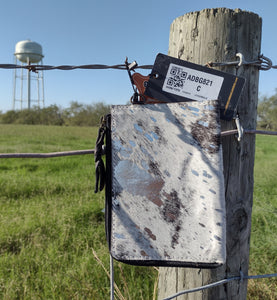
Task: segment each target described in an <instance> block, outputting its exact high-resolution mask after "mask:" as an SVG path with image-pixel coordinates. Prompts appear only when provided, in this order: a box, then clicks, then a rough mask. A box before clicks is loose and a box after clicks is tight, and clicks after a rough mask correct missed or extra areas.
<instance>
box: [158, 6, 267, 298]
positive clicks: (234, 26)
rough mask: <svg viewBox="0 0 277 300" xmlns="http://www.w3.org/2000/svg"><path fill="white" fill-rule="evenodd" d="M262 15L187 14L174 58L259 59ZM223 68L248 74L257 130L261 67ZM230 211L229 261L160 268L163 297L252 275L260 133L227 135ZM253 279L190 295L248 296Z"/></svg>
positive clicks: (243, 102) (247, 122)
mask: <svg viewBox="0 0 277 300" xmlns="http://www.w3.org/2000/svg"><path fill="white" fill-rule="evenodd" d="M261 23H262V22H261V18H260V17H259V16H258V15H256V14H254V13H251V12H246V11H241V10H239V9H236V10H230V9H226V8H219V9H205V10H202V11H200V12H193V13H188V14H185V15H184V16H181V17H179V18H177V19H175V20H174V21H173V23H172V25H171V30H170V41H169V52H168V54H169V55H170V56H174V57H178V58H180V59H184V60H188V61H190V62H194V63H197V64H201V65H205V64H206V63H207V62H211V61H212V62H225V61H235V60H237V59H238V58H236V53H238V52H240V53H241V54H243V56H244V59H245V60H246V61H253V60H257V58H258V55H259V54H260V44H261ZM220 70H222V71H225V72H229V73H233V74H237V75H239V76H242V77H244V78H246V83H245V87H244V90H243V94H242V96H241V98H240V102H239V106H238V113H239V116H240V120H241V124H242V126H243V127H244V128H246V129H255V128H256V110H257V102H258V79H259V70H258V68H257V67H255V66H241V67H239V68H236V67H234V66H232V67H231V66H228V67H221V68H220ZM221 126H222V131H224V130H228V129H234V128H235V125H234V122H232V121H231V122H226V121H222V124H221ZM222 145H223V159H224V179H225V196H226V212H227V262H226V264H225V265H224V266H222V267H220V268H217V269H214V270H204V269H190V268H185V269H184V268H160V275H159V297H158V299H163V298H165V297H169V296H171V295H172V294H174V293H176V292H178V291H182V290H185V289H190V288H194V287H198V286H202V285H205V284H208V283H211V282H214V281H217V280H220V279H223V278H228V277H233V276H240V272H241V271H242V272H243V274H244V275H246V274H248V263H249V241H250V231H251V210H252V201H253V197H252V195H253V167H254V154H255V153H254V152H255V136H254V135H244V136H243V139H242V141H240V142H238V141H237V139H236V138H235V137H234V136H229V137H222ZM246 293H247V280H243V281H240V280H236V281H232V282H230V283H228V284H225V285H222V286H218V287H214V288H212V289H208V290H205V291H203V292H197V293H192V294H187V295H183V296H180V297H178V300H184V299H194V300H195V299H213V300H214V299H215V300H218V299H225V300H226V299H236V300H238V299H246Z"/></svg>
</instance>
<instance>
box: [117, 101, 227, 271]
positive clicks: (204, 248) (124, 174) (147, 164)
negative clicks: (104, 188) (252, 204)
mask: <svg viewBox="0 0 277 300" xmlns="http://www.w3.org/2000/svg"><path fill="white" fill-rule="evenodd" d="M111 114H112V126H111V127H112V134H111V136H112V178H113V180H112V182H113V183H112V192H113V193H112V194H113V196H112V202H113V209H112V213H111V253H112V255H113V257H114V258H116V259H118V260H124V261H136V262H137V261H141V262H142V264H143V262H147V261H149V262H154V263H153V264H156V265H159V264H161V265H163V262H165V261H166V262H167V263H170V262H174V264H175V265H176V262H177V263H178V262H179V263H180V265H184V266H185V265H186V264H189V265H193V264H194V263H195V264H196V265H197V264H202V265H205V264H221V263H224V261H225V256H226V254H225V243H226V242H225V231H226V230H225V199H224V182H223V172H222V169H223V163H222V151H221V145H220V138H219V137H220V123H219V111H218V108H217V101H207V102H189V103H170V104H148V105H132V106H112V111H111Z"/></svg>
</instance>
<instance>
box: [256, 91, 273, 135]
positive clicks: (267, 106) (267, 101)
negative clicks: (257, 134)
mask: <svg viewBox="0 0 277 300" xmlns="http://www.w3.org/2000/svg"><path fill="white" fill-rule="evenodd" d="M258 126H259V127H261V128H265V129H267V130H277V89H276V90H275V94H274V95H273V96H271V97H265V96H264V97H263V98H262V99H261V100H260V102H259V105H258Z"/></svg>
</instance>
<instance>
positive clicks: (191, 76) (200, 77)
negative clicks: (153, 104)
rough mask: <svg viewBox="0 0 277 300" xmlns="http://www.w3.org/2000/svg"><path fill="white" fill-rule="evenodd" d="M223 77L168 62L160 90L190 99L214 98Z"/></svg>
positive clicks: (216, 95) (216, 97)
mask: <svg viewBox="0 0 277 300" xmlns="http://www.w3.org/2000/svg"><path fill="white" fill-rule="evenodd" d="M223 80H224V78H223V77H221V76H217V75H213V74H209V73H205V72H202V71H198V70H194V69H190V68H187V67H183V66H180V65H176V64H172V63H171V64H170V65H169V68H168V71H167V75H166V78H165V81H164V84H163V88H162V90H163V91H165V92H168V93H171V94H175V95H178V96H181V97H185V98H189V99H191V100H197V101H203V100H216V99H218V95H219V92H220V89H221V86H222V83H223Z"/></svg>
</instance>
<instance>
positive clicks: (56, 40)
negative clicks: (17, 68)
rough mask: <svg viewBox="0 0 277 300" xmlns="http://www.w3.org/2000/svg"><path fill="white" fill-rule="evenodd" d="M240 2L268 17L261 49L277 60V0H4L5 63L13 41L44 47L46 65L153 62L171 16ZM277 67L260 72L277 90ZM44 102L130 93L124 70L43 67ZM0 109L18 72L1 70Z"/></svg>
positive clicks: (117, 100)
mask: <svg viewBox="0 0 277 300" xmlns="http://www.w3.org/2000/svg"><path fill="white" fill-rule="evenodd" d="M217 7H227V8H232V9H234V8H241V9H244V10H247V11H252V12H255V13H257V14H258V15H259V16H260V17H262V19H263V34H262V53H263V54H264V55H265V56H267V57H270V58H271V59H272V60H273V63H274V64H277V34H276V29H277V18H276V11H277V1H276V0H267V1H253V0H229V1H226V0H198V1H188V0H182V1H181V0H167V1H165V0H137V1H131V0H129V1H128V0H117V1H113V0H101V1H100V0H98V1H95V0H44V1H41V0H2V1H1V4H0V36H1V40H2V42H1V47H0V63H14V55H13V53H14V51H15V45H16V43H17V42H18V41H21V40H25V39H31V40H32V41H35V42H38V43H39V44H41V45H42V48H43V54H44V55H45V57H44V61H43V62H44V64H47V65H62V64H69V65H82V64H98V63H99V64H107V65H113V64H121V63H124V60H125V57H126V56H128V58H129V61H133V60H136V61H137V62H138V63H139V64H140V65H144V64H153V63H154V60H155V57H156V55H157V54H158V53H164V54H166V53H167V51H168V40H169V29H170V24H171V23H172V22H173V20H174V19H175V18H177V17H179V16H181V15H184V14H186V13H188V12H191V11H198V10H202V9H204V8H217ZM276 78H277V70H270V71H266V72H264V71H261V72H260V86H259V91H260V94H261V95H272V94H273V93H274V92H275V88H277V80H276ZM44 84H45V105H46V106H49V105H51V104H57V105H60V106H62V107H68V106H69V104H70V102H71V101H79V102H81V103H85V104H92V103H94V102H99V101H103V102H105V103H106V104H126V103H127V102H128V100H129V98H130V96H131V95H132V89H131V85H130V82H129V79H128V76H127V73H126V72H125V71H120V70H97V71H95V70H74V71H59V70H55V71H45V72H44ZM0 88H1V93H0V110H2V111H7V110H10V109H12V102H13V70H3V69H0Z"/></svg>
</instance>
